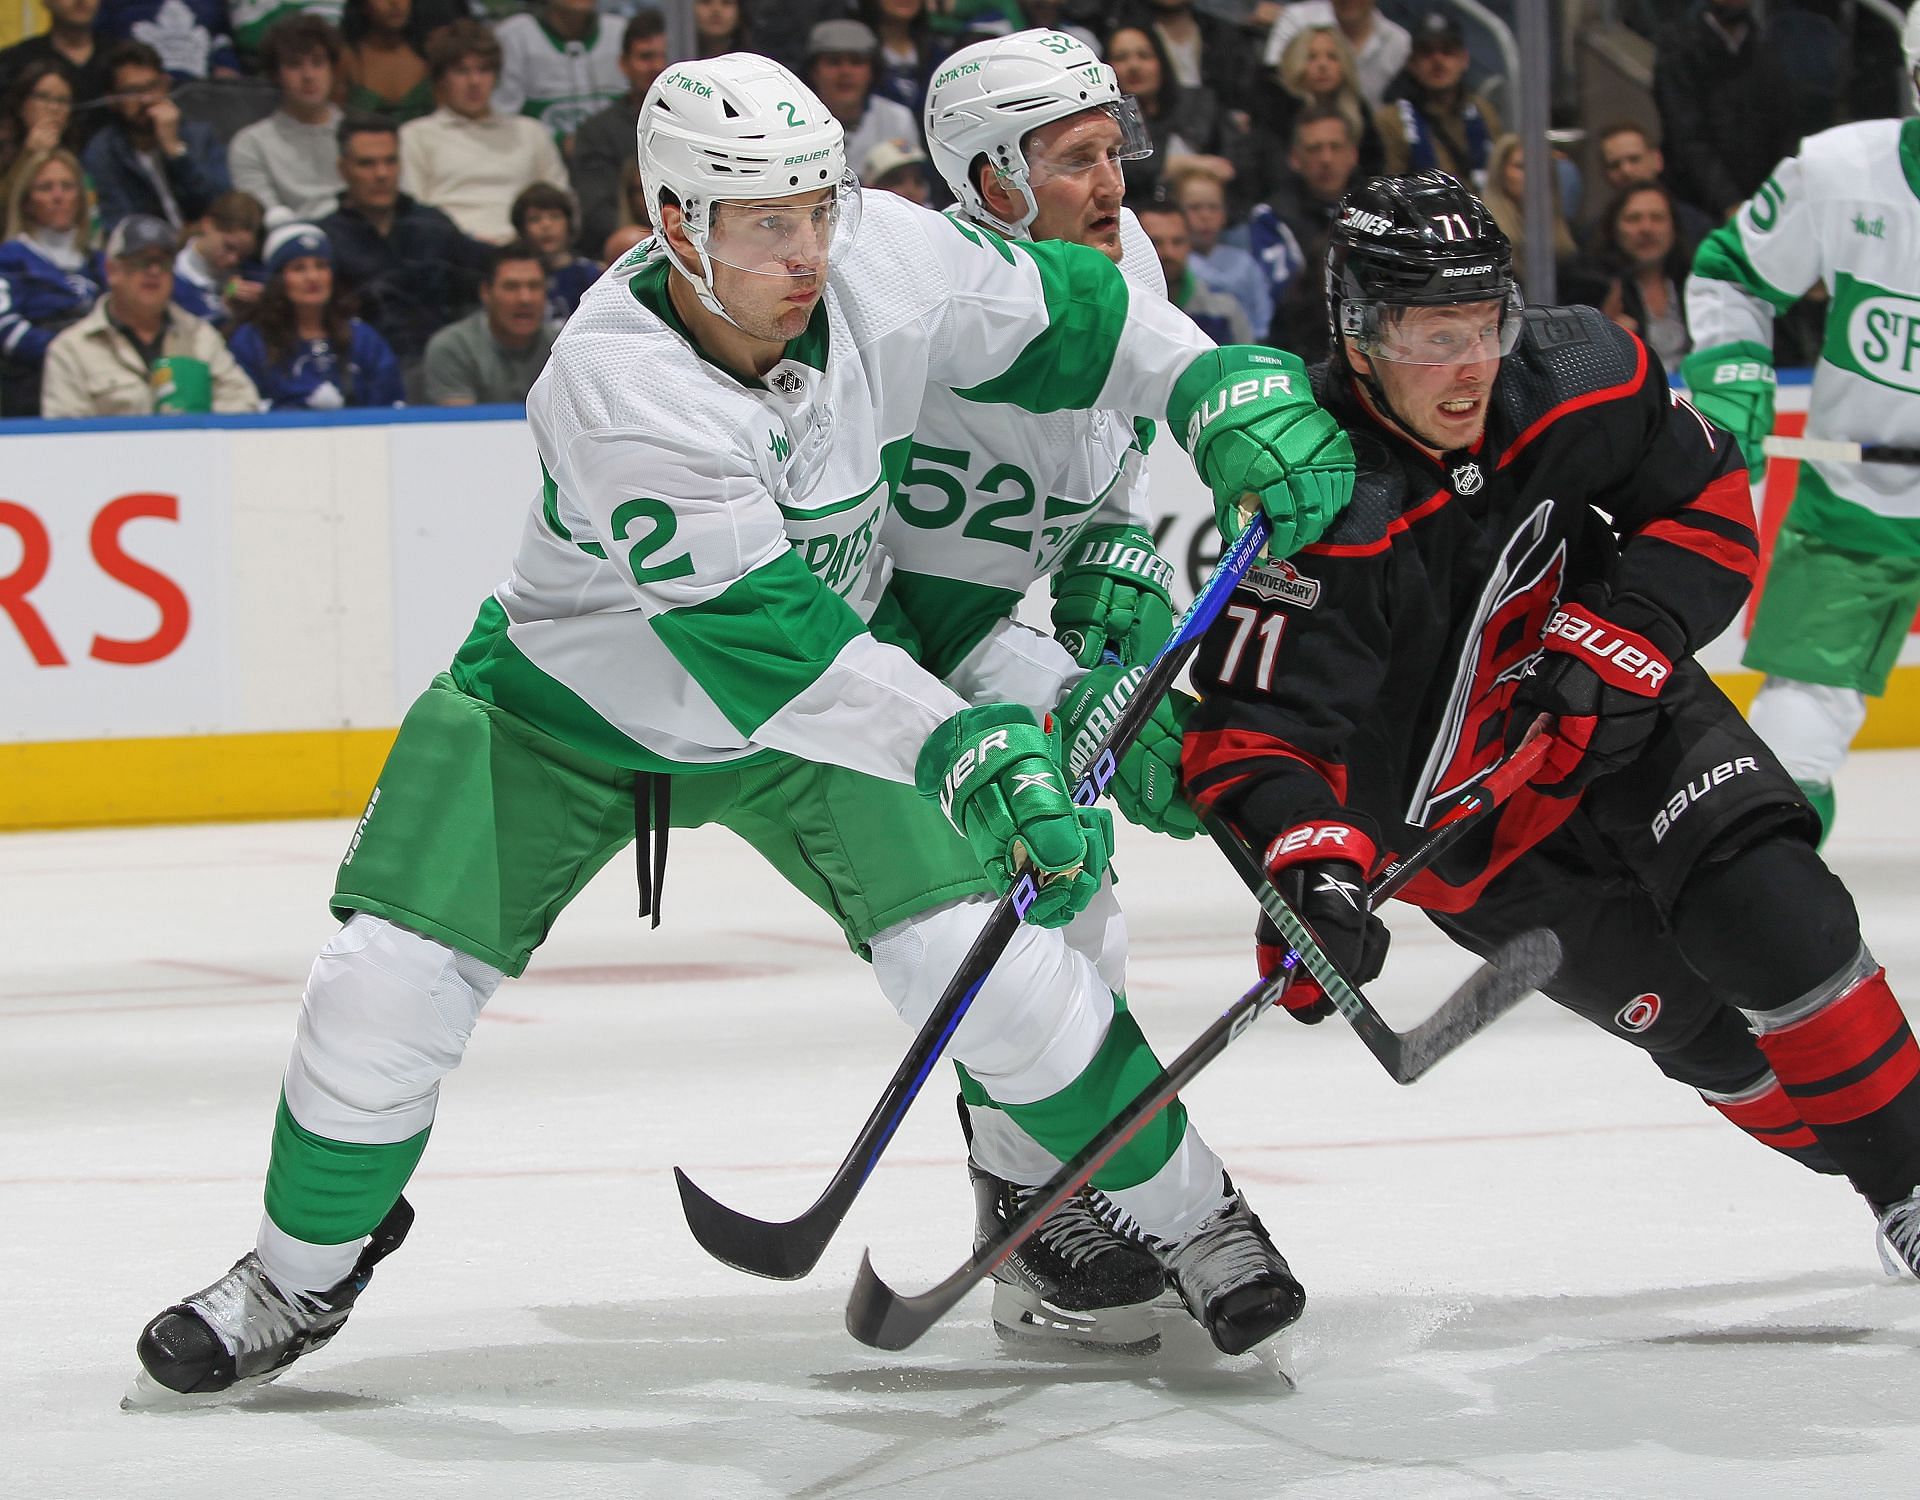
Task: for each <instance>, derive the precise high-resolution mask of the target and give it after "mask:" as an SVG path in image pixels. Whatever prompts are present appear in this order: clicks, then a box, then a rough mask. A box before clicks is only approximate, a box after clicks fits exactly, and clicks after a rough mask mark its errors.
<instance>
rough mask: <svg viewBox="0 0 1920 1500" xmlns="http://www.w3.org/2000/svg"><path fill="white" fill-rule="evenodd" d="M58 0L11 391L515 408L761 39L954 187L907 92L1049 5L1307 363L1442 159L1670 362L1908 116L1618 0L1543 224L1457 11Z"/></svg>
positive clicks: (1263, 318)
mask: <svg viewBox="0 0 1920 1500" xmlns="http://www.w3.org/2000/svg"><path fill="white" fill-rule="evenodd" d="M44 3H45V8H46V14H47V18H48V23H49V24H48V29H47V30H46V31H45V32H44V33H42V34H40V35H37V36H33V37H29V38H28V39H26V40H25V41H22V42H20V43H18V44H16V45H15V46H13V47H11V48H8V49H7V50H5V51H4V52H0V208H3V209H4V214H5V221H4V225H3V226H0V229H3V231H4V233H3V235H0V415H4V416H10V417H19V416H36V415H43V416H48V417H72V416H101V415H121V414H134V413H149V412H156V411H208V410H211V411H220V412H241V411H255V410H265V409H276V410H278V409H288V408H307V409H322V410H325V409H334V408H340V407H370V406H393V405H399V404H402V403H423V402H424V403H433V404H440V405H460V404H470V403H490V402H512V401H519V400H523V399H524V398H525V395H526V392H527V390H528V388H529V387H530V386H531V384H532V383H533V381H534V379H535V378H537V376H538V375H539V372H540V370H541V368H542V366H543V365H544V363H545V360H546V357H547V352H548V350H549V349H550V348H551V347H552V344H553V341H554V339H555V337H556V335H557V332H558V330H559V328H560V327H561V325H563V324H564V323H565V321H566V320H567V318H568V317H569V316H570V315H571V314H572V312H573V310H574V308H575V307H576V306H577V305H578V304H579V301H580V298H581V297H582V295H583V294H584V293H585V292H586V290H587V288H588V287H590V286H591V285H592V284H593V282H594V281H595V280H596V279H597V278H598V277H599V275H600V274H601V272H602V270H603V268H604V267H606V266H607V265H609V264H611V263H612V262H613V261H615V260H617V259H619V258H620V257H621V256H623V255H624V254H626V253H627V252H628V251H629V250H631V249H632V248H633V247H634V246H635V245H637V244H639V243H640V242H642V241H643V240H644V239H645V238H646V237H647V235H648V233H649V232H650V226H649V224H648V222H647V204H646V200H645V194H644V192H643V190H642V188H641V185H640V182H639V176H638V171H637V168H636V165H635V161H634V124H635V120H636V118H637V116H638V112H639V107H640V102H641V100H642V98H643V97H644V96H645V94H646V91H647V89H648V88H649V86H650V85H651V84H652V83H653V81H654V80H655V79H656V78H657V77H658V76H659V75H660V74H661V73H662V72H663V71H664V70H665V68H666V67H667V66H668V64H669V62H670V61H671V60H672V59H675V58H681V57H689V56H706V55H712V54H715V53H718V52H723V51H731V50H741V49H748V50H753V51H759V52H763V53H766V54H768V55H770V56H773V57H776V58H778V59H779V60H780V61H782V62H784V63H786V64H787V65H788V66H790V67H792V68H793V69H794V70H795V71H796V72H798V73H800V74H801V76H803V77H804V78H806V80H807V81H808V82H809V84H810V85H811V86H812V87H813V89H814V90H815V92H816V93H818V94H819V96H820V98H821V99H822V100H823V101H824V102H825V104H826V105H827V107H828V108H829V109H830V110H831V111H832V112H833V114H834V115H835V116H836V117H837V118H838V119H839V120H840V122H841V123H842V124H843V125H844V126H845V128H846V135H847V150H848V161H849V164H850V165H851V166H852V167H853V168H854V169H855V170H856V171H858V172H859V174H860V176H861V178H862V181H863V182H865V183H866V184H867V185H868V186H869V187H872V188H878V189H882V190H885V191H890V192H896V193H899V194H901V195H902V196H904V197H908V198H911V199H913V200H914V201H916V202H920V203H930V204H932V205H934V206H936V207H937V206H941V205H943V204H945V203H946V202H947V201H949V200H948V196H947V194H946V192H945V190H944V188H943V186H942V184H941V183H940V182H939V180H938V178H937V177H936V176H935V175H934V173H933V172H932V171H931V169H930V166H929V162H928V156H927V151H926V145H925V141H924V139H923V138H922V133H921V108H922V104H923V102H924V99H925V94H926V89H927V85H928V81H929V79H930V78H931V77H932V76H933V74H934V72H935V70H936V69H937V68H938V67H939V66H940V64H941V62H942V60H943V59H944V58H945V57H946V56H948V55H949V54H950V53H951V52H952V51H953V50H955V49H956V48H958V47H960V46H963V45H966V44H967V43H969V42H972V41H976V40H979V39H981V38H982V37H985V36H990V35H995V34H1000V33H1004V32H1007V31H1010V30H1016V29H1019V28H1021V27H1023V26H1031V25H1045V26H1057V27H1062V28H1065V29H1069V30H1071V31H1073V32H1074V33H1075V34H1076V35H1078V36H1080V37H1081V38H1082V39H1083V40H1085V41H1087V42H1088V43H1089V44H1090V45H1092V46H1093V47H1095V48H1096V50H1098V51H1099V52H1100V53H1101V54H1102V55H1103V56H1104V57H1105V58H1106V60H1107V61H1108V62H1109V63H1111V65H1112V66H1113V68H1114V70H1115V72H1116V74H1117V75H1118V77H1119V81H1120V84H1121V87H1122V88H1123V89H1124V90H1125V91H1126V92H1128V93H1130V94H1131V95H1133V97H1134V98H1135V99H1136V100H1137V101H1138V104H1139V108H1140V112H1141V116H1142V120H1143V122H1144V124H1145V126H1146V128H1147V130H1148V132H1149V134H1150V135H1151V137H1152V142H1153V146H1154V150H1153V153H1152V154H1151V155H1150V156H1148V157H1144V158H1141V159H1138V160H1133V161H1129V162H1127V163H1126V180H1127V195H1128V196H1127V203H1128V205H1129V206H1130V207H1132V208H1133V209H1134V210H1135V211H1136V212H1137V213H1138V214H1139V216H1140V220H1141V224H1142V227H1143V228H1144V229H1145V231H1146V233H1147V235H1148V236H1149V238H1150V239H1151V241H1152V243H1153V246H1154V250H1155V253H1156V254H1157V256H1158V258H1159V260H1160V263H1161V266H1162V268H1163V270H1164V271H1165V273H1166V277H1167V283H1168V289H1169V293H1170V295H1171V296H1172V298H1173V300H1174V301H1175V302H1176V303H1178V304H1179V305H1180V306H1181V307H1182V308H1184V309H1185V310H1186V311H1187V312H1188V313H1189V314H1190V315H1191V316H1192V317H1193V318H1194V319H1195V320H1196V321H1198V322H1199V323H1200V324H1201V325H1202V326H1203V327H1205V328H1206V329H1207V330H1208V331H1209V332H1210V333H1212V334H1214V335H1215V336H1216V337H1218V338H1220V339H1222V340H1253V341H1266V342H1271V343H1274V344H1278V345H1280V346H1283V347H1286V348H1289V349H1293V350H1296V351H1298V352H1299V353H1301V354H1303V355H1304V356H1306V357H1308V358H1310V359H1311V358H1315V357H1318V355H1320V354H1321V353H1323V352H1324V350H1325V347H1326V341H1327V329H1326V320H1325V312H1324V294H1323V290H1322V287H1321V283H1320V276H1319V273H1318V270H1317V267H1318V264H1319V261H1320V259H1321V256H1322V254H1323V251H1324V246H1325V242H1326V236H1327V232H1328V228H1329V226H1330V224H1331V222H1332V217H1333V213H1334V208H1335V205H1336V204H1337V203H1338V201H1339V199H1340V196H1341V194H1342V193H1344V192H1345V191H1346V189H1347V188H1348V186H1349V185H1350V184H1352V183H1353V182H1354V181H1355V180H1356V179H1358V178H1362V177H1365V176H1366V175H1368V174H1370V173H1373V172H1377V171H1388V172H1404V171H1410V170H1419V169H1421V168H1424V167H1433V166H1437V167H1442V168H1444V169H1446V170H1448V171H1450V172H1453V173H1455V174H1456V175H1458V176H1460V177H1462V178H1464V179H1467V180H1469V181H1471V182H1472V183H1473V184H1474V185H1475V187H1476V189H1477V190H1478V191H1479V192H1480V193H1481V195H1482V196H1483V197H1484V198H1485V200H1486V202H1487V204H1488V206H1489V208H1490V209H1491V210H1492V212H1493V214H1494V217H1495V218H1496V219H1497V220H1498V221H1499V222H1500V224H1501V225H1502V226H1503V227H1504V228H1505V229H1506V230H1507V232H1508V234H1509V235H1510V236H1511V237H1512V238H1513V239H1514V241H1515V244H1516V247H1517V249H1518V252H1519V255H1520V258H1521V261H1522V266H1523V268H1524V265H1525V263H1526V261H1527V260H1529V259H1531V258H1532V257H1535V256H1539V255H1550V256H1551V257H1552V259H1553V262H1554V265H1555V268H1556V272H1557V277H1558V285H1559V296H1560V298H1561V300H1569V301H1571V300H1578V301H1586V302H1590V303H1592V304H1593V305H1595V306H1598V307H1600V308H1602V309H1603V310H1604V311H1605V312H1606V313H1607V314H1608V315H1609V316H1610V317H1613V318H1614V319H1616V320H1617V321H1619V322H1621V323H1623V324H1625V325H1626V326H1629V327H1632V328H1633V329H1635V330H1636V331H1637V332H1639V333H1640V334H1641V335H1642V336H1643V337H1644V338H1645V339H1646V340H1647V341H1648V343H1649V344H1650V345H1651V346H1652V347H1653V348H1654V350H1655V351H1656V352H1657V353H1658V354H1659V355H1660V356H1661V358H1662V359H1663V360H1664V361H1666V362H1667V364H1668V365H1669V366H1670V367H1671V366H1672V365H1674V364H1675V363H1677V361H1678V360H1679V358H1680V356H1681V355H1682V354H1684V353H1685V352H1686V351H1687V348H1688V333H1687V328H1686V321H1685V316H1684V310H1683V307H1682V302H1681V296H1680V288H1681V287H1682V285H1683V284H1684V282H1685V279H1686V271H1687V266H1688V264H1689V259H1690V256H1691V253H1692V250H1693V248H1694V246H1695V245H1697V244H1698V242H1699V240H1700V238H1701V237H1702V236H1703V235H1704V234H1705V233H1706V232H1707V231H1708V230H1709V229H1711V228H1712V227H1713V226H1714V225H1715V224H1717V223H1720V222H1722V221H1723V220H1724V219H1725V218H1726V217H1727V216H1728V214H1729V213H1731V212H1732V211H1733V210H1734V209H1735V208H1736V207H1737V206H1738V205H1739V204H1740V203H1741V202H1742V201H1743V200H1744V199H1745V198H1746V197H1747V196H1748V195H1749V194H1751V193H1752V192H1753V191H1754V190H1755V189H1756V188H1757V187H1758V186H1759V185H1760V183H1761V182H1762V181H1763V180H1764V178H1765V176H1766V174H1767V173H1768V172H1769V171H1770V170H1771V169H1772V167H1773V165H1774V163H1775V162H1777V161H1778V160H1779V159H1780V158H1781V157H1783V156H1785V155H1787V154H1789V153H1791V151H1792V150H1793V149H1794V146H1795V143H1796V142H1797V141H1798V140H1799V139H1800V138H1801V137H1802V136H1803V135H1804V134H1806V133H1808V132H1811V131H1815V130H1818V129H1822V128H1825V127H1826V126H1828V125H1831V124H1837V123H1839V122H1840V121H1842V120H1843V119H1846V118H1853V117H1857V116H1859V115H1861V114H1862V113H1865V112H1869V111H1880V112H1888V111H1890V110H1891V109H1894V108H1898V107H1899V104H1898V101H1897V100H1896V101H1893V102H1892V103H1889V102H1888V100H1887V99H1886V98H1885V96H1884V95H1883V93H1881V92H1879V91H1877V85H1873V84H1871V83H1870V81H1867V80H1864V79H1862V78H1861V77H1860V75H1859V74H1858V72H1857V70H1856V71H1854V72H1851V73H1850V71H1849V69H1848V68H1846V67H1844V66H1839V65H1837V64H1836V65H1833V66H1827V65H1824V64H1822V63H1821V62H1820V59H1821V58H1823V57H1824V58H1826V59H1828V62H1829V63H1832V62H1833V60H1834V59H1836V58H1839V59H1844V58H1845V57H1847V56H1848V55H1850V53H1849V47H1850V46H1851V45H1852V42H1853V40H1854V39H1852V38H1850V37H1849V36H1847V35H1846V34H1845V33H1844V31H1843V29H1842V21H1841V20H1840V19H1836V18H1837V17H1840V16H1842V14H1843V11H1844V14H1845V15H1846V16H1847V17H1848V18H1849V19H1847V21H1846V23H1845V24H1847V25H1852V24H1855V22H1854V21H1853V20H1852V19H1851V16H1852V8H1840V7H1835V6H1833V5H1830V4H1824V3H1822V0H1771V4H1770V5H1769V6H1768V8H1767V12H1766V17H1765V20H1764V21H1763V20H1762V19H1761V18H1760V17H1759V16H1758V15H1757V14H1756V13H1755V12H1754V11H1753V9H1752V6H1751V0H1690V3H1666V4H1661V3H1656V0H1645V3H1644V4H1642V5H1640V6H1638V7H1635V6H1632V5H1628V6H1627V7H1626V10H1627V11H1628V12H1629V13H1633V12H1635V11H1636V10H1637V11H1638V12H1641V13H1644V15H1643V24H1645V25H1646V26H1647V28H1648V30H1649V31H1651V32H1652V33H1653V36H1652V40H1653V41H1654V42H1655V54H1654V55H1655V59H1656V61H1655V65H1654V74H1653V80H1652V98H1653V103H1654V108H1653V109H1652V110H1651V111H1649V112H1648V116H1647V117H1646V118H1641V119H1635V120H1624V119H1622V120H1598V121H1590V120H1581V119H1567V118H1559V119H1556V122H1555V123H1556V125H1558V126H1560V127H1562V130H1561V132H1560V133H1559V134H1557V135H1556V140H1559V141H1561V142H1562V143H1563V144H1564V143H1565V142H1567V141H1571V140H1574V139H1578V138H1582V137H1584V138H1585V139H1586V141H1587V142H1588V143H1589V145H1591V146H1593V147H1596V148H1597V149H1593V150H1591V151H1590V153H1589V154H1588V155H1587V157H1586V160H1587V162H1588V164H1589V167H1590V169H1592V167H1593V166H1594V165H1595V164H1597V170H1598V171H1599V173H1600V174H1601V176H1602V177H1603V179H1604V181H1603V184H1596V185H1594V190H1593V191H1589V190H1588V189H1587V186H1586V185H1585V184H1583V182H1582V181H1581V177H1580V171H1579V169H1578V168H1577V167H1576V165H1575V163H1574V161H1573V159H1571V157H1570V156H1569V155H1568V154H1564V153H1563V154H1560V155H1558V156H1557V157H1556V159H1555V163H1554V164H1555V170H1556V175H1555V182H1554V192H1553V195H1552V196H1553V199H1554V202H1555V205H1556V211H1555V215H1554V221H1553V238H1552V243H1551V245H1549V246H1538V245H1532V244H1529V243H1527V239H1526V235H1525V232H1524V219H1523V213H1522V208H1521V204H1522V201H1523V198H1524V192H1525V152H1524V151H1523V150H1522V147H1521V142H1520V139H1519V138H1518V137H1517V136H1516V135H1514V134H1513V133H1511V126H1512V121H1511V120H1510V119H1508V118H1506V117H1505V116H1504V115H1503V112H1502V109H1501V108H1500V107H1499V106H1498V105H1497V104H1496V102H1495V100H1494V99H1493V98H1490V97H1489V96H1488V92H1487V90H1486V88H1485V84H1486V82H1487V79H1486V78H1485V77H1484V76H1483V74H1484V72H1485V70H1484V68H1482V67H1481V66H1480V64H1479V63H1478V62H1477V61H1476V55H1475V53H1474V51H1472V50H1470V47H1469V36H1468V34H1467V31H1466V30H1463V20H1464V19H1465V18H1464V17H1463V13H1462V12H1461V11H1459V10H1456V9H1454V8H1452V7H1451V6H1450V5H1448V4H1447V3H1445V0H1289V3H1281V0H654V3H652V4H640V3H636V0H541V3H538V4H536V5H531V6H523V5H521V4H519V3H517V0H345V3H344V5H343V4H342V0H44ZM1491 8H1492V9H1493V10H1494V11H1496V12H1499V11H1501V10H1503V9H1504V10H1506V11H1508V12H1509V13H1510V11H1511V7H1510V5H1509V6H1503V5H1502V3H1501V0H1492V5H1491ZM1466 24H1469V25H1470V24H1472V23H1471V22H1467V23H1466ZM1861 24H1864V23H1861ZM1883 29H1884V28H1883ZM1883 43H1884V39H1878V40H1877V41H1876V43H1875V45H1881V44H1883ZM1823 49H1824V50H1823ZM1859 50H1860V49H1859V48H1854V49H1853V51H1854V53H1855V54H1857V53H1859ZM1850 78H1853V79H1855V80H1857V81H1858V86H1857V87H1856V86H1853V85H1852V84H1850V83H1849V79H1850ZM1507 83H1508V84H1509V85H1510V84H1511V80H1508V81H1507ZM1499 97H1500V98H1501V99H1503V100H1507V99H1511V98H1512V93H1511V91H1510V87H1509V90H1508V91H1507V92H1504V93H1501V94H1500V96H1499ZM1601 186H1604V190H1605V191H1604V192H1601V191H1599V188H1600V187H1601ZM1603 200H1604V201H1603ZM1592 203H1602V206H1601V207H1600V208H1599V210H1598V211H1597V212H1584V213H1583V212H1582V205H1583V204H1592ZM1781 337H1782V339H1783V340H1784V341H1786V342H1787V343H1788V344H1789V346H1790V345H1791V341H1792V340H1793V339H1794V338H1795V337H1796V331H1795V325H1794V323H1793V321H1792V320H1790V319H1789V320H1783V321H1782V332H1781ZM1795 353H1796V351H1795V350H1794V349H1792V348H1791V347H1788V348H1786V349H1783V350H1782V356H1783V358H1784V359H1786V360H1788V361H1789V362H1791V361H1792V360H1793V359H1794V356H1795Z"/></svg>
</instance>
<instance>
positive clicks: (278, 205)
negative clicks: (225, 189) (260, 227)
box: [227, 15, 341, 219]
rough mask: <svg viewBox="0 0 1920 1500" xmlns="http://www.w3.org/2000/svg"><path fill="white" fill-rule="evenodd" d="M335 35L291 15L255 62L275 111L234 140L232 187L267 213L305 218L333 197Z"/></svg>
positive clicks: (336, 188)
mask: <svg viewBox="0 0 1920 1500" xmlns="http://www.w3.org/2000/svg"><path fill="white" fill-rule="evenodd" d="M340 51H341V46H340V33H339V32H337V31H335V30H334V29H333V27H331V26H329V25H328V24H327V23H326V22H325V21H323V20H321V19H320V18H319V17H318V16H304V15H293V16H289V17H288V18H287V19H286V20H284V21H281V22H280V23H279V24H278V25H276V26H275V27H274V28H273V30H271V31H269V32H268V33H267V35H266V40H265V41H264V42H263V43H262V45H261V48H260V63H261V66H262V68H263V69H264V70H265V71H266V75H267V77H268V78H270V79H272V80H273V82H274V83H275V84H276V85H278V86H279V89H280V107H279V108H278V109H277V110H275V111H274V112H273V113H272V114H270V115H268V116H267V117H266V119H264V120H261V121H259V122H258V123H256V124H253V125H249V126H247V128H246V129H244V130H242V131H241V132H240V133H239V134H238V135H236V136H235V137H234V138H233V144H232V145H231V147H230V148H229V149H228V153H227V162H228V165H229V167H230V168H231V169H232V173H233V185H234V186H235V187H237V188H239V189H240V190H241V191H242V192H247V193H251V194H253V196H254V197H256V198H258V199H259V200H260V205H261V207H263V208H264V209H266V211H267V212H268V213H273V212H274V210H276V209H279V210H282V211H283V213H282V217H284V216H285V214H291V215H292V216H293V217H295V218H297V219H305V218H308V217H310V216H311V215H314V214H323V213H326V212H327V211H328V210H330V209H331V208H332V207H333V205H334V200H335V199H337V198H338V197H339V196H340V166H339V157H340V148H339V142H338V141H337V140H336V136H337V134H338V132H339V129H340V111H339V109H338V108H336V107H335V105H334V103H333V93H334V80H335V78H336V77H337V76H338V73H339V67H340Z"/></svg>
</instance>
